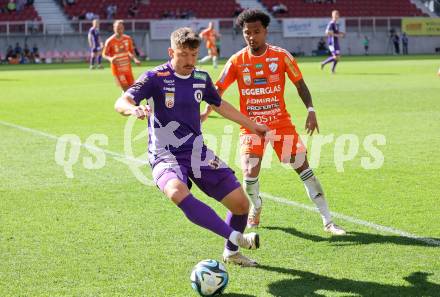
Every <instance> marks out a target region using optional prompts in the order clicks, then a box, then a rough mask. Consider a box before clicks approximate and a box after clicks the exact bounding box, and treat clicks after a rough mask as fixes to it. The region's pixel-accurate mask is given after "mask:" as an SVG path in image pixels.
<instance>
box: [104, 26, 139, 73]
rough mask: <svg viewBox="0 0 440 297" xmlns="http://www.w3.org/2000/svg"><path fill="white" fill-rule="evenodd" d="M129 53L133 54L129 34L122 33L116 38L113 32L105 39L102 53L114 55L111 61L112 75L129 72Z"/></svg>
mask: <svg viewBox="0 0 440 297" xmlns="http://www.w3.org/2000/svg"><path fill="white" fill-rule="evenodd" d="M129 53H130V54H132V55H134V48H133V41H132V39H131V37H130V36H128V35H125V34H124V35H122V37H121V38H116V35H115V34H113V35H112V36H110V37H109V38H108V39H107V40H106V41H105V46H104V55H106V56H109V57H116V59H115V60H113V62H112V73H113V75H118V74H119V73H127V72H130V73H131V59H130V56H129Z"/></svg>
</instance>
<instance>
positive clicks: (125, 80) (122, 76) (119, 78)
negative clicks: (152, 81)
mask: <svg viewBox="0 0 440 297" xmlns="http://www.w3.org/2000/svg"><path fill="white" fill-rule="evenodd" d="M114 76H115V80H116V84H117V85H118V86H119V87H120V88H121V89H122V90H123V91H124V92H125V91H127V90H128V88H129V87H130V86H131V85H130V83H129V78H130V77H129V75H127V73H125V72H118V73H116V74H115V75H114Z"/></svg>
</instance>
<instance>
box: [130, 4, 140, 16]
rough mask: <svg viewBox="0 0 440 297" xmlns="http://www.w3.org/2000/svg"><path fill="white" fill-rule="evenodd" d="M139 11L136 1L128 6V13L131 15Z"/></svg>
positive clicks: (135, 14)
mask: <svg viewBox="0 0 440 297" xmlns="http://www.w3.org/2000/svg"><path fill="white" fill-rule="evenodd" d="M138 13H139V7H138V5H137V3H133V4H131V5H130V7H129V8H128V14H129V15H130V16H131V17H136V16H137V15H138Z"/></svg>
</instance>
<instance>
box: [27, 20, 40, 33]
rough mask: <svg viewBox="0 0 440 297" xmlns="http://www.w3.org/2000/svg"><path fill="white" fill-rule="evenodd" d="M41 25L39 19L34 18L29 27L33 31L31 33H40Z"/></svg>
mask: <svg viewBox="0 0 440 297" xmlns="http://www.w3.org/2000/svg"><path fill="white" fill-rule="evenodd" d="M39 23H40V21H39V20H38V18H34V19H33V20H32V22H31V23H30V26H29V30H30V31H31V33H35V32H38V29H39V28H38V27H39Z"/></svg>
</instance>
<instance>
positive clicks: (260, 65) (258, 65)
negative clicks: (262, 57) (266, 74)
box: [255, 63, 263, 69]
mask: <svg viewBox="0 0 440 297" xmlns="http://www.w3.org/2000/svg"><path fill="white" fill-rule="evenodd" d="M255 68H257V69H261V68H263V64H261V63H258V64H257V65H255Z"/></svg>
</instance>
